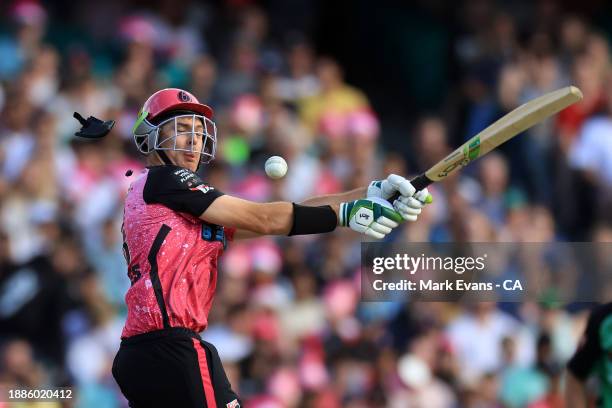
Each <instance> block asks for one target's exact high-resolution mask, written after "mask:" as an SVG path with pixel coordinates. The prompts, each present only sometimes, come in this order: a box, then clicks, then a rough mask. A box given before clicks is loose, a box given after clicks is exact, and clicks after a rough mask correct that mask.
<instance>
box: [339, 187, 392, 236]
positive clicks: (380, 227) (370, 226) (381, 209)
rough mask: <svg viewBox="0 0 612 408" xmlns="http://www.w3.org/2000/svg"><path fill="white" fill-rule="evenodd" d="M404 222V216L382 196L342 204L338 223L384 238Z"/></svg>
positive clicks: (368, 234)
mask: <svg viewBox="0 0 612 408" xmlns="http://www.w3.org/2000/svg"><path fill="white" fill-rule="evenodd" d="M401 222H402V216H401V215H400V214H399V213H398V212H397V211H395V210H394V209H393V207H391V204H389V202H387V201H385V200H383V199H382V198H378V197H372V198H363V199H361V200H355V201H350V202H346V203H341V204H340V212H339V217H338V224H339V225H341V226H343V227H349V228H351V229H352V230H353V231H357V232H359V233H362V234H365V235H367V236H370V237H372V238H376V239H382V238H384V237H385V236H386V235H387V234H389V233H390V232H391V231H392V230H393V228H395V227H397V226H398V225H399V224H400V223H401Z"/></svg>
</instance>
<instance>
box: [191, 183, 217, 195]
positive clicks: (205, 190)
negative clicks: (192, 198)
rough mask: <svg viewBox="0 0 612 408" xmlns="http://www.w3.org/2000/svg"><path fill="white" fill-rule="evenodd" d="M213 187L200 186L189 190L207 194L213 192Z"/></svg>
mask: <svg viewBox="0 0 612 408" xmlns="http://www.w3.org/2000/svg"><path fill="white" fill-rule="evenodd" d="M214 189H215V188H214V187H211V186H207V185H206V184H200V185H198V186H195V187H191V188H190V189H189V190H191V191H196V190H200V191H201V192H203V193H204V194H206V193H208V192H209V191H210V190H214Z"/></svg>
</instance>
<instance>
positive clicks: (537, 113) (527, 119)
mask: <svg viewBox="0 0 612 408" xmlns="http://www.w3.org/2000/svg"><path fill="white" fill-rule="evenodd" d="M581 99H582V92H581V91H580V89H578V88H577V87H575V86H568V87H565V88H562V89H559V90H557V91H554V92H550V93H547V94H545V95H542V96H540V97H538V98H536V99H533V100H531V101H529V102H527V103H525V104H523V105H521V106H519V107H518V108H516V109H514V110H513V111H511V112H510V113H508V114H506V115H505V116H503V117H502V118H500V119H499V120H497V121H496V122H494V123H493V124H491V125H490V126H489V127H487V128H486V129H484V130H483V131H482V132H480V133H478V134H477V135H476V136H474V137H472V138H471V139H470V140H468V141H467V142H465V143H464V144H463V145H461V146H460V147H459V148H457V149H456V150H455V151H453V152H452V153H450V154H449V155H448V156H446V157H445V158H444V159H442V160H440V161H439V162H438V163H436V164H435V165H434V166H432V167H431V168H430V169H429V170H427V171H426V172H425V173H424V174H421V175H420V176H418V177H416V178H414V179H413V180H411V183H412V185H413V186H414V187H415V188H416V189H417V191H419V190H422V189H424V188H425V187H427V186H428V185H430V184H431V183H433V182H434V181H439V180H442V179H444V178H445V177H446V176H448V175H449V174H450V173H452V172H454V171H456V170H458V169H460V168H461V167H464V166H466V165H468V164H469V163H471V162H472V161H474V160H476V159H478V158H479V157H481V156H483V155H485V154H487V153H489V152H490V151H491V150H493V149H495V148H496V147H498V146H500V145H501V144H503V143H505V142H506V141H508V140H510V139H512V138H513V137H514V136H516V135H518V134H520V133H522V132H524V131H525V130H527V129H529V128H530V127H532V126H534V125H535V124H537V123H539V122H542V121H543V120H545V119H547V118H549V117H551V116H553V115H554V114H556V113H558V112H560V111H562V110H563V109H565V108H567V107H568V106H570V105H572V104H574V103H576V102H578V101H579V100H581ZM397 196H398V194H396V195H395V196H394V197H393V198H392V199H391V202H393V200H395V199H396V198H397Z"/></svg>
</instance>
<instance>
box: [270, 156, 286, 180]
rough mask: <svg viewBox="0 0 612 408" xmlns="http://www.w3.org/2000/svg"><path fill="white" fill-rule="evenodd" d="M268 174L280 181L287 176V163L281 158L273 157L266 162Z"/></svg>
mask: <svg viewBox="0 0 612 408" xmlns="http://www.w3.org/2000/svg"><path fill="white" fill-rule="evenodd" d="M266 174H267V175H268V177H270V178H273V179H279V178H281V177H284V176H285V174H287V162H286V161H285V159H283V158H282V157H280V156H272V157H270V158H269V159H268V160H266Z"/></svg>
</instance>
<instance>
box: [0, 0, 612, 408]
mask: <svg viewBox="0 0 612 408" xmlns="http://www.w3.org/2000/svg"><path fill="white" fill-rule="evenodd" d="M396 3H402V4H403V5H400V4H396ZM504 3H507V4H506V5H504V6H501V5H500V4H501V2H494V1H486V0H463V1H458V2H453V3H451V2H444V1H440V0H436V1H427V2H425V1H417V2H414V4H412V5H410V6H408V5H406V4H404V3H403V2H394V1H385V0H383V1H379V2H375V3H372V2H368V1H363V0H355V1H351V2H327V1H323V0H319V1H310V0H291V1H286V0H267V1H252V0H225V1H211V2H205V3H201V2H196V1H180V0H173V1H170V0H157V1H142V0H133V1H119V0H108V1H105V2H95V3H94V2H88V1H82V2H70V1H65V0H59V1H53V2H52V1H23V0H18V1H3V2H0V16H1V22H0V111H1V113H0V383H2V384H5V385H11V386H13V385H14V386H21V387H31V388H44V387H50V386H70V387H74V389H75V391H76V396H77V398H76V399H75V400H73V401H72V402H70V403H68V404H66V405H67V406H77V407H125V406H127V405H126V402H125V400H124V399H123V397H122V396H121V394H120V392H119V390H118V388H117V386H116V384H115V383H114V380H113V378H112V376H111V372H110V367H111V363H112V359H113V357H114V354H115V352H116V350H117V349H118V345H119V341H120V340H119V336H120V333H121V328H122V326H123V323H124V318H125V312H126V310H125V306H124V302H123V296H124V293H125V291H126V290H127V288H128V286H129V280H128V278H127V276H126V271H125V264H124V259H123V256H122V251H121V234H120V223H121V215H122V205H123V203H122V201H123V197H124V195H125V193H126V191H127V188H128V186H129V183H130V182H131V181H132V180H135V179H136V177H137V176H138V174H139V172H140V170H141V169H143V162H142V158H141V157H139V156H138V154H136V153H137V152H136V149H135V146H134V145H133V142H132V139H131V135H130V130H131V127H132V125H133V123H134V121H135V119H136V114H137V111H138V109H139V108H140V107H141V105H142V103H143V102H144V101H145V100H146V98H147V97H148V96H149V95H150V94H151V93H153V92H154V91H156V90H158V89H160V88H164V87H171V86H172V87H184V88H185V89H188V90H189V91H191V92H192V93H194V94H195V95H196V96H197V97H198V98H199V100H200V101H202V102H204V103H207V104H210V105H212V106H213V107H214V109H215V111H216V116H215V117H216V122H217V126H218V128H219V152H218V155H217V160H216V161H215V162H214V164H213V165H212V166H211V167H210V168H206V169H204V170H203V177H204V178H205V179H206V180H207V181H209V182H210V183H212V184H213V185H214V186H215V187H216V188H218V189H220V190H222V191H224V192H226V193H230V194H234V195H238V196H241V197H245V198H248V199H252V200H258V201H266V200H292V201H299V200H302V199H304V198H307V197H308V196H312V195H317V194H325V193H333V192H338V191H342V190H345V189H350V188H354V187H358V186H363V185H366V184H367V183H369V181H371V180H373V179H377V178H382V177H385V176H386V175H387V174H388V173H390V172H394V173H397V174H403V175H407V176H408V175H414V174H417V173H418V172H421V171H424V170H425V169H427V168H428V167H429V166H430V165H431V164H433V163H434V162H436V161H437V160H438V159H440V158H441V157H443V156H444V155H445V154H446V153H448V152H449V151H450V149H452V148H454V147H455V146H457V145H459V144H460V143H462V142H463V141H465V140H467V139H468V138H469V137H470V136H472V135H474V134H475V133H477V132H478V131H479V130H481V129H483V128H484V127H486V126H487V125H488V124H490V123H491V122H493V121H494V120H495V119H497V118H499V117H500V116H502V115H503V114H505V113H507V112H508V111H510V110H512V109H513V108H515V107H516V106H518V105H520V104H521V103H524V102H526V101H527V100H529V99H532V98H534V97H536V96H538V95H540V94H542V93H545V92H548V91H551V90H554V89H557V88H559V87H562V86H565V85H568V84H570V83H571V84H575V85H577V86H578V87H580V88H581V89H582V91H583V93H584V100H583V101H582V102H581V103H579V104H576V105H574V106H572V107H570V108H568V109H566V110H565V111H563V112H561V113H560V114H559V115H558V116H556V117H555V118H554V119H551V120H548V121H546V122H544V123H543V124H541V125H538V126H536V127H534V128H533V129H531V130H530V131H529V132H528V134H526V135H523V136H521V137H519V138H516V139H514V140H513V141H512V142H510V143H508V144H506V145H504V147H503V148H501V149H498V150H496V152H495V153H492V154H489V155H487V156H486V157H485V158H483V159H482V160H480V161H478V162H477V164H475V165H473V166H470V167H469V168H467V169H465V171H462V172H461V174H460V175H459V176H456V177H452V178H450V179H449V180H448V181H445V182H444V183H441V184H436V185H434V186H432V187H431V188H430V191H431V192H432V194H433V196H434V203H433V204H432V205H430V206H428V208H427V209H426V210H425V211H424V212H423V214H422V215H421V217H420V218H419V221H418V222H417V223H414V224H410V225H406V226H404V227H402V228H400V229H398V230H397V231H396V232H395V233H394V234H393V235H392V236H390V237H389V238H388V239H389V240H390V241H394V242H397V241H399V240H407V241H416V242H419V241H433V242H444V241H473V242H549V241H554V240H562V241H600V242H610V241H612V223H611V222H612V221H611V220H612V211H611V209H612V81H611V80H610V78H611V77H610V50H609V45H610V34H611V32H612V5H611V4H610V3H607V2H605V1H603V0H601V1H598V0H589V1H581V2H570V1H551V0H539V1H513V2H504ZM74 111H79V112H81V113H82V114H83V115H84V116H88V115H95V116H98V117H100V118H104V119H115V120H116V121H117V125H116V126H115V128H114V129H113V131H112V133H111V134H109V135H108V136H107V137H106V138H105V140H104V141H101V142H94V143H92V142H83V141H79V140H75V138H74V137H73V133H74V132H75V131H76V130H77V125H78V123H77V122H76V120H74V119H73V118H72V113H73V112H74ZM273 154H278V155H282V156H283V157H285V158H286V159H287V161H288V163H289V173H288V175H287V177H285V178H284V179H283V180H281V181H274V182H273V181H271V180H269V179H267V178H266V177H265V175H264V173H263V162H264V161H265V159H266V158H267V157H268V156H270V155H273ZM127 169H133V170H134V175H133V176H132V177H131V178H130V177H126V176H125V172H126V170H127ZM361 239H362V237H361V236H359V235H357V234H355V233H352V232H351V231H345V230H343V231H340V230H337V231H336V232H334V233H333V234H328V235H322V236H318V237H297V238H292V239H287V238H278V239H277V238H274V239H271V238H270V239H269V238H264V239H258V240H251V241H243V242H237V243H234V244H232V245H231V246H230V247H229V249H228V250H227V252H226V254H225V255H224V257H223V259H222V261H223V262H222V265H221V272H220V273H221V275H222V278H221V282H220V287H219V289H218V293H217V297H216V300H215V304H214V307H213V310H212V313H211V317H210V326H209V328H208V329H207V330H206V331H205V332H204V334H203V336H204V338H205V339H206V340H209V341H211V342H212V343H214V344H215V345H216V346H217V347H218V349H219V352H220V354H221V357H222V359H223V362H224V365H225V368H226V370H227V372H228V375H229V377H230V381H231V382H232V384H233V386H234V388H235V389H236V390H237V391H238V392H239V393H240V394H241V395H242V397H243V399H244V401H246V402H247V403H246V406H247V407H266V408H268V407H272V408H276V407H314V408H335V407H351V408H361V407H391V408H395V407H407V408H410V407H428V408H437V407H472V408H494V407H495V408H497V407H529V408H545V407H563V406H564V405H563V401H562V398H561V388H562V385H561V377H562V368H563V364H564V363H565V362H566V361H567V359H568V358H569V357H570V356H571V354H572V353H573V351H574V349H575V346H576V344H577V342H578V339H579V337H580V334H581V332H582V330H583V328H584V323H585V317H586V314H587V312H588V310H589V307H590V305H588V304H561V303H559V302H558V301H556V299H554V297H549V298H542V299H541V300H539V301H537V302H536V301H533V302H531V301H530V302H524V303H515V304H495V303H476V304H471V305H466V304H462V303H433V302H429V303H415V302H393V303H392V302H388V303H360V302H359V296H360V293H359V251H360V241H361ZM601 300H602V301H605V300H608V301H610V300H612V299H601ZM0 406H4V405H2V403H0ZM51 406H59V405H58V404H56V405H51Z"/></svg>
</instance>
